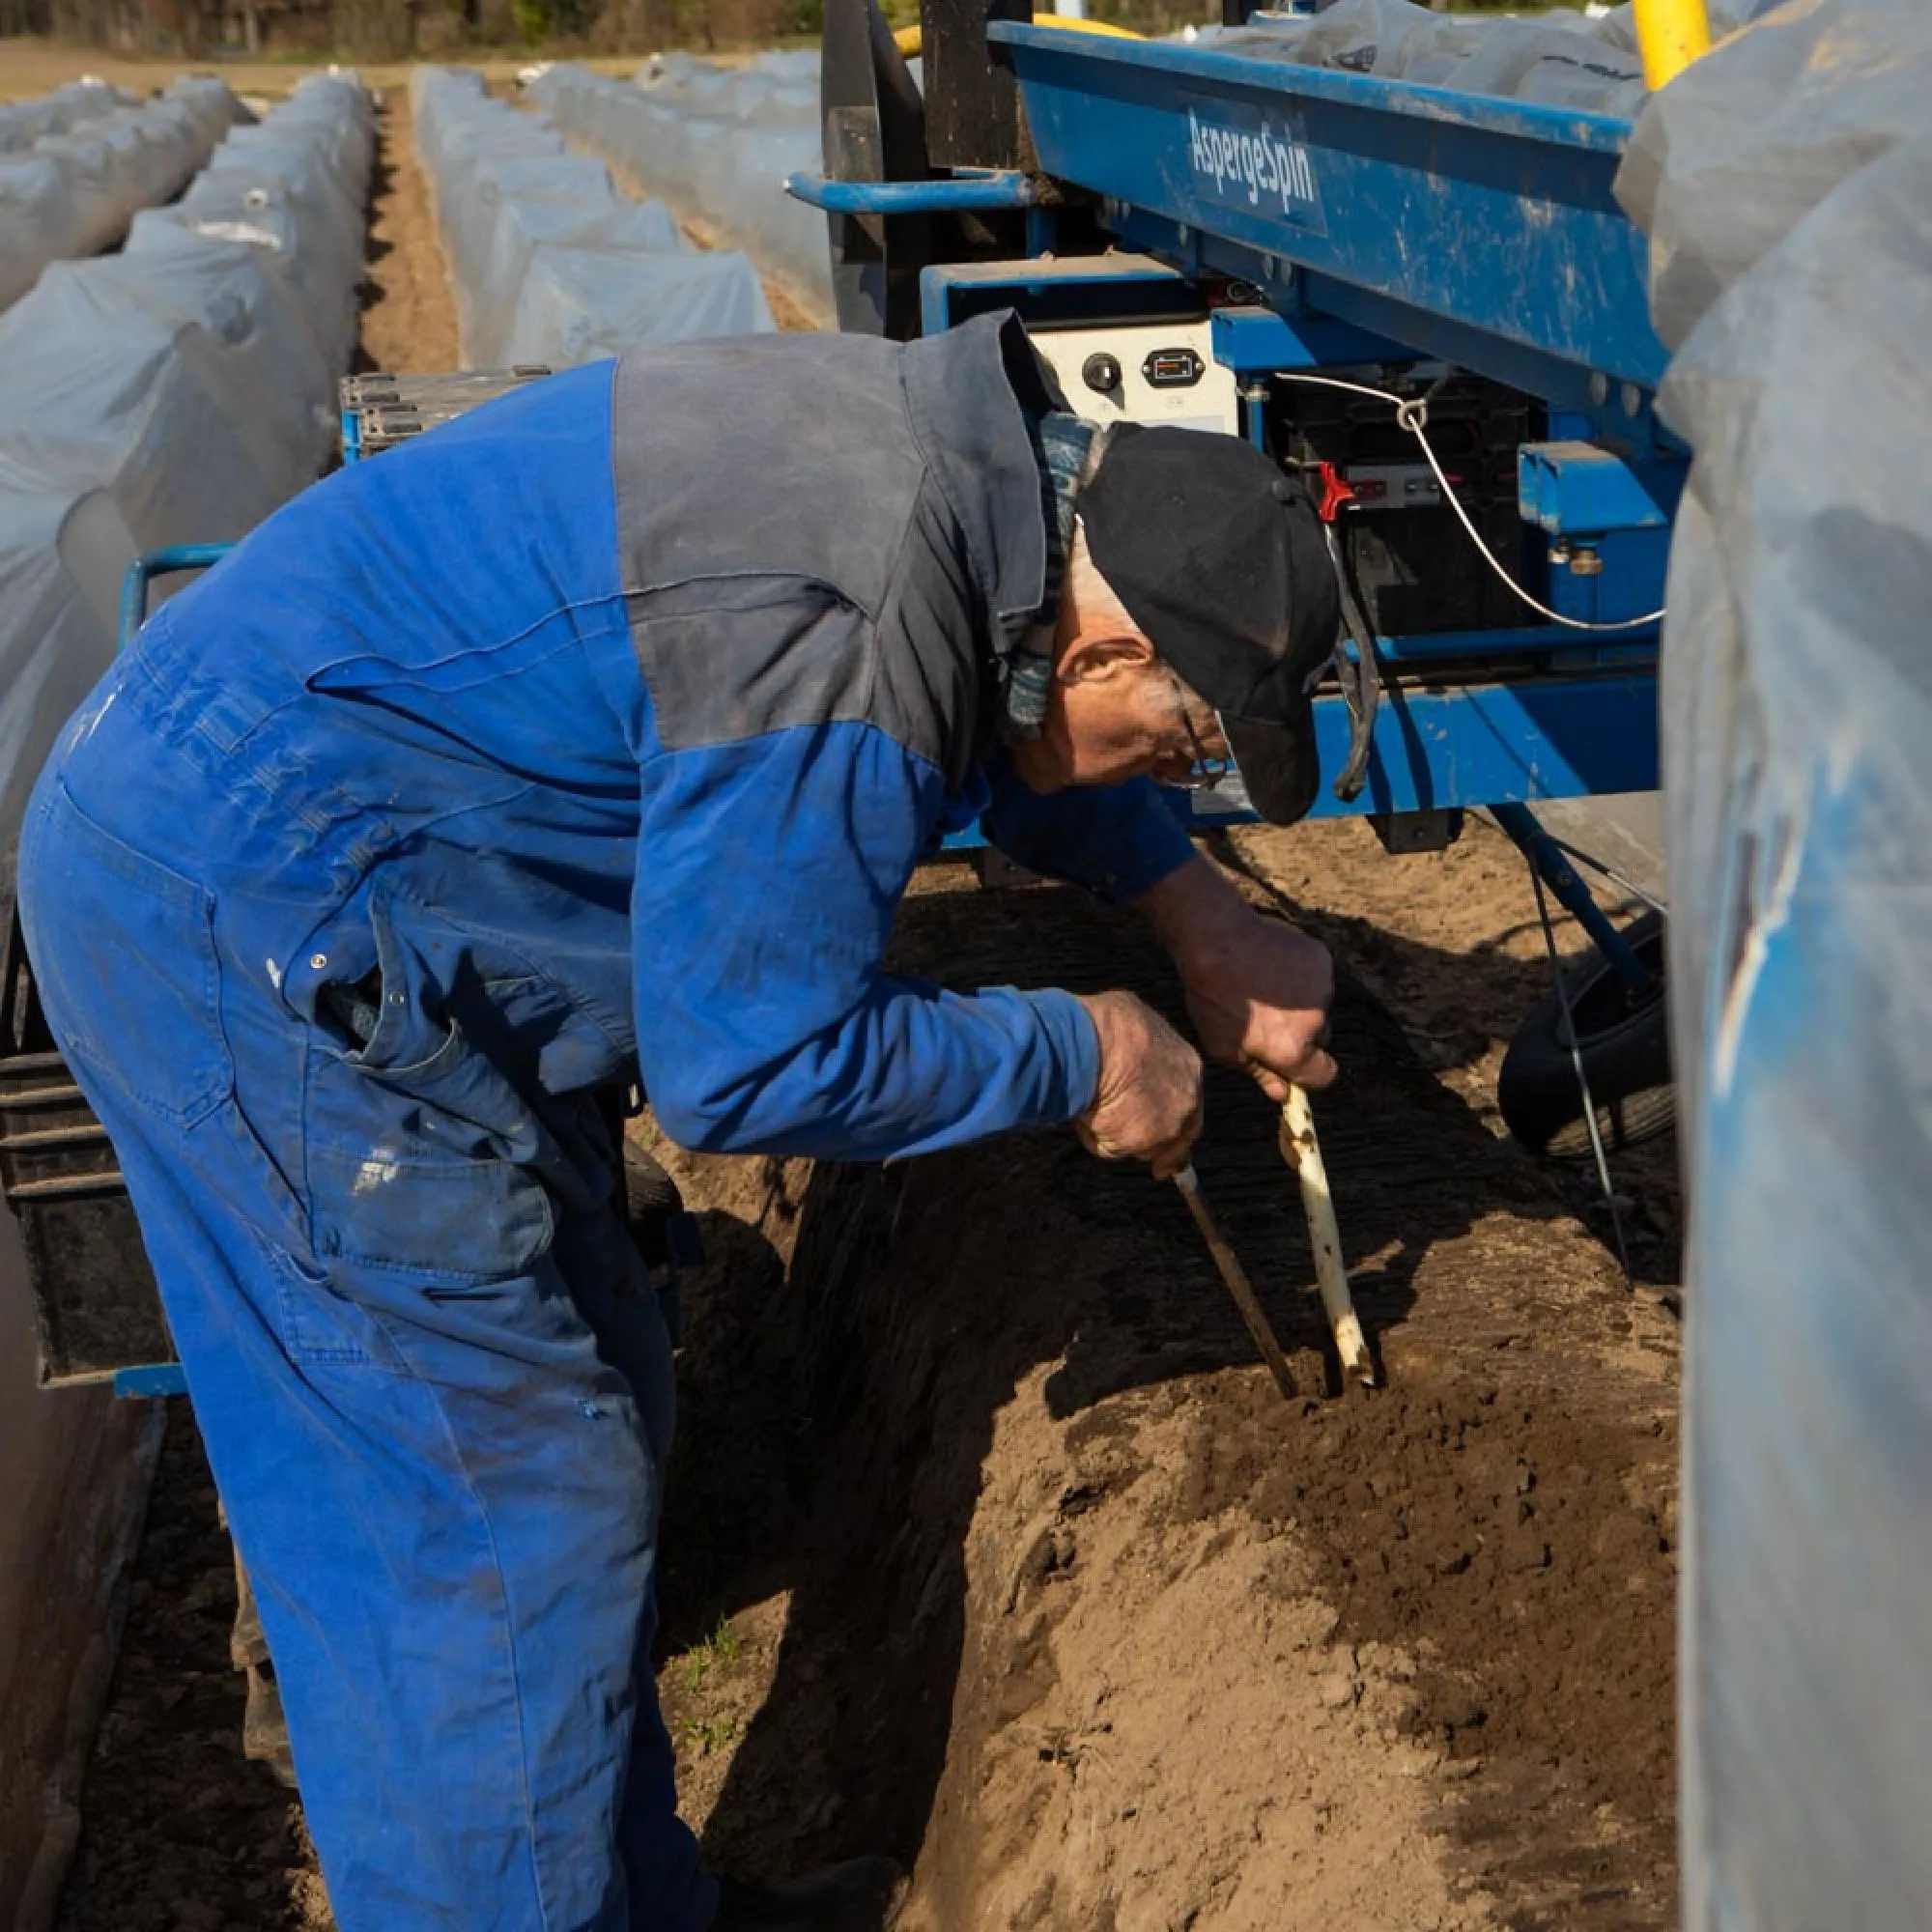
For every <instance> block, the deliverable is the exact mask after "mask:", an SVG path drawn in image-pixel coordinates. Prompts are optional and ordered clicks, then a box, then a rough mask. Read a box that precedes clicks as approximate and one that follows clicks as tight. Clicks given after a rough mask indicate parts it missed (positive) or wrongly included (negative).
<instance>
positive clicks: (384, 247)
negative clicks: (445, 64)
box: [353, 87, 463, 375]
mask: <svg viewBox="0 0 1932 1932" xmlns="http://www.w3.org/2000/svg"><path fill="white" fill-rule="evenodd" d="M380 130H381V131H380V145H379V147H378V149H377V157H376V168H375V173H374V176H373V179H372V181H371V183H370V197H369V241H368V247H367V255H368V262H369V273H368V275H367V277H366V278H365V280H364V281H363V284H362V288H361V300H362V334H361V340H360V341H359V342H358V343H357V345H356V350H355V362H354V365H353V366H354V367H355V369H357V370H370V369H382V370H386V371H387V372H388V373H389V374H391V375H428V374H433V373H435V372H436V371H438V370H443V369H460V368H461V367H462V366H463V363H462V358H461V356H460V355H459V354H458V351H457V346H456V300H455V298H454V297H453V296H452V295H451V293H450V287H449V271H448V267H447V264H446V263H445V261H444V258H443V252H442V244H441V242H440V241H439V240H438V239H437V229H436V213H435V210H434V208H433V207H432V205H431V202H430V192H429V182H428V179H427V177H426V176H425V175H424V174H423V171H422V167H421V165H420V163H419V162H418V161H417V160H416V157H415V149H414V147H413V145H412V142H411V138H410V96H409V90H408V88H406V87H395V88H390V89H389V90H388V91H387V92H386V93H384V95H383V96H382V107H381V123H380Z"/></svg>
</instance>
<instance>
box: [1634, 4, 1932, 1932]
mask: <svg viewBox="0 0 1932 1932" xmlns="http://www.w3.org/2000/svg"><path fill="white" fill-rule="evenodd" d="M1928 98H1932V14H1928V13H1927V11H1926V10H1925V8H1924V7H1923V6H1922V5H1921V4H1919V0H1810V4H1806V5H1803V6H1792V7H1786V8H1784V9H1782V10H1780V11H1779V12H1777V13H1776V14H1771V15H1769V16H1768V17H1767V18H1765V19H1764V20H1762V21H1761V22H1760V23H1759V24H1758V25H1756V26H1754V27H1752V28H1750V29H1749V30H1747V32H1745V33H1743V34H1741V35H1739V36H1737V37H1736V38H1735V39H1734V40H1732V41H1730V42H1728V43H1725V44H1723V45H1721V46H1719V47H1718V48H1717V49H1715V50H1714V51H1713V52H1712V53H1710V54H1708V55H1707V56H1705V58H1704V59H1702V60H1700V61H1699V62H1698V63H1697V64H1696V65H1695V66H1693V67H1692V68H1691V69H1690V71H1688V72H1687V73H1685V74H1684V75H1683V76H1682V77H1681V78H1679V79H1678V80H1675V81H1673V82H1672V83H1671V84H1670V86H1669V87H1667V88H1665V89H1664V90H1663V91H1662V93H1661V94H1659V95H1658V96H1657V97H1656V99H1654V100H1653V101H1652V102H1651V104H1650V106H1649V107H1648V109H1647V110H1646V112H1645V114H1644V116H1643V117H1642V119H1641V120H1640V121H1639V122H1638V124H1637V128H1636V132H1635V135H1634V139H1633V141H1632V144H1631V151H1630V155H1629V157H1628V159H1627V160H1626V162H1625V164H1624V169H1623V173H1622V175H1621V177H1620V179H1619V184H1618V192H1619V195H1620V197H1621V198H1622V199H1623V201H1624V203H1625V205H1626V206H1627V207H1628V208H1629V209H1630V210H1631V212H1632V213H1634V215H1635V217H1636V218H1637V220H1638V222H1639V223H1640V225H1641V226H1642V227H1643V228H1644V229H1645V230H1646V232H1647V233H1648V234H1649V236H1650V240H1651V279H1652V289H1651V296H1652V309H1653V313H1654V315H1655V319H1656V322H1657V327H1658V330H1659V333H1660V334H1661V335H1662V337H1663V339H1664V341H1665V343H1666V344H1667V345H1668V346H1669V347H1670V348H1671V349H1672V350H1673V351H1674V352H1675V355H1674V360H1673V361H1672V363H1671V366H1670V371H1669V374H1668V376H1667V377H1666V379H1665V382H1664V384H1663V387H1662V390H1661V391H1660V407H1661V409H1662V412H1663V414H1664V416H1665V419H1666V420H1667V421H1668V422H1669V424H1670V426H1671V427H1672V428H1673V429H1675V430H1677V431H1678V432H1679V433H1680V434H1682V435H1683V436H1685V437H1686V438H1687V439H1688V440H1689V441H1690V444H1691V447H1692V449H1693V450H1694V452H1695V460H1694V462H1693V465H1692V468H1691V472H1690V486H1689V488H1688V489H1687V491H1686V493H1685V497H1684V502H1683V507H1682V509H1681V511H1680V513H1679V519H1678V525H1677V532H1676V537H1675V540H1674V545H1673V550H1672V555H1671V568H1670V614H1669V617H1668V619H1667V621H1666V624H1665V630H1664V645H1663V688H1662V718H1663V736H1664V768H1665V800H1666V811H1667V818H1668V831H1669V860H1670V876H1671V887H1672V898H1673V905H1674V913H1675V917H1674V919H1673V921H1672V924H1671V932H1670V947H1671V978H1670V983H1671V993H1672V1002H1673V1010H1672V1020H1673V1043H1674V1052H1675V1058H1676V1068H1677V1077H1678V1081H1679V1086H1680V1096H1679V1119H1680V1122H1681V1125H1680V1129H1679V1131H1680V1133H1681V1135H1682V1137H1683V1162H1684V1169H1685V1176H1686V1181H1687V1185H1688V1188H1689V1192H1690V1242H1689V1247H1688V1251H1687V1255H1686V1264H1687V1274H1686V1285H1687V1292H1688V1295H1689V1305H1690V1352H1689V1357H1688V1361H1687V1366H1686V1464H1685V1468H1686V1550H1687V1558H1688V1560H1687V1563H1686V1569H1685V1578H1686V1586H1687V1595H1688V1602H1687V1604H1686V1606H1685V1611H1684V1621H1683V1628H1684V1631H1685V1633H1686V1638H1687V1643H1686V1650H1685V1656H1684V1660H1683V1676H1684V1690H1683V1716H1684V1725H1683V1732H1682V1735H1683V1740H1684V1765H1683V1775H1682V1784H1683V1789H1684V1792H1685V1824H1686V1833H1685V1845H1684V1865H1685V1877H1686V1894H1685V1896H1686V1912H1685V1917H1684V1922H1685V1924H1686V1926H1687V1927H1690V1928H1693V1932H1713V1929H1714V1928H1717V1927H1720V1926H1733V1925H1736V1926H1745V1925H1749V1926H1753V1927H1759V1928H1764V1932H1783V1928H1789V1929H1790V1932H1801V1928H1808V1927H1811V1926H1820V1925H1881V1924H1883V1925H1899V1926H1903V1925H1923V1924H1927V1923H1932V1846H1929V1845H1928V1841H1927V1838H1926V1833H1925V1829H1924V1798H1925V1793H1926V1791H1927V1790H1928V1789H1932V1722H1928V1720H1927V1713H1926V1690H1925V1687H1926V1685H1927V1683H1928V1682H1932V1623H1928V1621H1927V1618H1926V1615H1925V1604H1926V1600H1927V1595H1928V1592H1932V1518H1928V1516H1927V1512H1926V1508H1925V1481H1924V1476H1925V1470H1926V1468H1927V1466H1928V1463H1932V1297H1928V1295H1927V1293H1926V1271H1927V1257H1928V1255H1932V1194H1928V1191H1927V1188H1926V1185H1925V1173H1926V1163H1927V1152H1926V1150H1927V1140H1928V1117H1927V1102H1926V1080H1927V1075H1926V1069H1927V1067H1928V1066H1932V1021H1928V1018H1927V1010H1926V1005H1925V1000H1924V996H1923V994H1922V993H1921V991H1920V986H1921V983H1922V981H1923V980H1924V973H1925V960H1926V958H1927V956H1928V952H1932V886H1929V885H1928V862H1927V858H1926V854H1927V852H1928V850H1932V764H1928V761H1927V758H1926V752H1925V748H1926V746H1927V744H1928V742H1932V675H1928V654H1927V647H1926V606H1927V598H1928V593H1929V592H1932V507H1928V498H1927V496H1926V492H1925V488H1924V472H1925V452H1926V444H1927V439H1928V436H1932V376H1929V375H1928V373H1927V369H1926V362H1925V341H1924V326H1925V323H1926V321H1927V319H1928V318H1932V120H1928V118H1927V112H1926V101H1927V99H1928Z"/></svg>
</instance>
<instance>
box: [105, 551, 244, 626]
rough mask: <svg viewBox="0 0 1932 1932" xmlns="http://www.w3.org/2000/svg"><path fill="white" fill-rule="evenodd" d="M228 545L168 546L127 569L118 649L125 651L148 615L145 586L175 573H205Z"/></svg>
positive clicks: (135, 560) (221, 555)
mask: <svg viewBox="0 0 1932 1932" xmlns="http://www.w3.org/2000/svg"><path fill="white" fill-rule="evenodd" d="M234 548H235V546H234V545H233V544H232V543H212V544H169V545H168V546H167V548H166V549H164V550H151V551H148V552H145V553H144V554H142V555H140V556H137V557H136V558H135V559H134V561H133V562H132V563H130V564H129V565H128V575H127V576H126V577H124V578H123V579H122V580H121V636H120V640H119V644H120V648H121V649H123V650H126V649H127V647H128V645H129V644H130V643H132V642H133V640H134V635H135V633H136V632H137V631H139V630H140V628H141V626H142V624H143V623H144V622H146V620H147V615H148V585H149V584H150V583H151V582H153V581H154V580H155V579H156V578H157V577H166V576H168V575H169V574H170V573H172V572H174V571H177V570H206V569H208V567H209V566H210V565H211V564H215V563H219V562H220V561H221V559H222V558H223V557H224V556H226V555H227V554H228V553H229V552H230V551H231V550H233V549H234Z"/></svg>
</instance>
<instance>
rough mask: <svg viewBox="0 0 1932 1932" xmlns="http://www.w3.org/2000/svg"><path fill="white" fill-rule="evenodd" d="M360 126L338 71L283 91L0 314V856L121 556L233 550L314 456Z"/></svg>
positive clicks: (358, 256) (100, 651) (347, 298)
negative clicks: (114, 239) (169, 199)
mask: <svg viewBox="0 0 1932 1932" xmlns="http://www.w3.org/2000/svg"><path fill="white" fill-rule="evenodd" d="M373 128H374V122H373V117H372V114H371V110H370V105H369V100H368V97H367V96H366V95H365V94H364V92H363V91H362V89H361V87H360V86H359V85H358V84H357V83H356V82H355V80H354V78H353V77H349V76H335V75H317V76H312V77H311V78H309V79H306V80H304V81H303V82H302V83H301V85H300V86H299V87H298V89H297V91H296V93H295V96H294V98H293V99H291V100H289V101H288V102H287V104H285V105H284V106H282V107H279V108H277V109H276V110H275V111H274V112H273V113H272V114H270V116H269V117H268V119H267V120H265V121H264V122H262V123H261V124H260V125H259V126H256V127H247V128H237V129H236V130H235V132H233V133H232V134H230V136H229V137H228V139H227V140H226V141H225V142H224V143H223V144H222V146H221V148H220V149H219V151H218V152H217V153H216V155H215V157H214V159H213V162H212V163H211V164H210V166H209V167H208V168H207V169H206V170H205V171H204V172H203V174H202V175H201V177H200V178H199V180H197V181H196V182H195V184H194V185H193V186H192V187H191V188H190V189H189V191H188V192H187V194H186V195H185V196H184V197H183V199H182V200H181V201H180V202H178V203H176V204H175V205H174V206H173V207H170V208H165V209H156V210H151V211H149V212H148V213H142V214H139V215H137V216H136V217H135V219H134V224H133V227H132V229H131V231H130V232H129V234H128V244H127V246H126V247H125V248H124V249H123V250H122V251H121V252H120V253H119V254H117V255H108V256H100V257H98V258H96V259H95V260H92V261H87V262H62V263H55V264H54V265H52V266H51V267H50V268H49V269H48V270H46V272H45V273H44V274H43V276H42V277H41V281H40V284H39V286H38V287H37V288H36V289H35V290H34V291H33V293H32V294H30V295H28V296H26V297H24V298H22V299H21V300H20V301H18V302H16V303H15V304H14V307H13V308H12V309H11V310H10V311H9V312H8V313H7V314H6V315H5V316H0V846H11V844H12V841H13V838H14V834H15V832H16V830H17V828H18V822H19V813H20V809H21V807H22V805H23V804H24V802H25V798H26V794H27V791H28V790H29V788H30V787H31V786H32V783H33V780H34V776H35V773H36V772H37V770H38V768H39V766H40V763H41V761H42V759H43V757H44V756H45V753H46V751H47V748H48V746H49V745H50V744H51V742H52V740H53V737H54V734H55V733H56V732H57V731H58V729H59V728H60V725H61V724H62V723H63V721H64V720H65V719H66V718H67V716H68V714H69V713H70V712H71V710H72V709H73V707H74V705H75V704H76V703H77V702H78V701H79V699H80V698H81V697H82V696H84V695H85V694H86V692H87V690H88V688H89V687H90V686H91V685H92V684H93V683H94V681H95V679H96V678H97V677H99V674H100V671H101V669H102V668H104V666H105V665H106V664H107V662H108V659H109V658H110V657H111V655H112V653H113V649H114V638H115V612H116V607H117V603H118V600H119V596H120V589H121V579H122V574H123V572H124V571H125V569H126V567H127V565H128V563H129V562H130V561H131V560H132V558H133V557H134V555H135V554H137V553H138V552H140V551H143V550H149V549H153V548H155V547H156V546H158V545H161V544H172V543H191V542H201V541H213V540H219V539H222V538H229V537H238V536H241V535H242V534H243V533H244V532H245V531H246V530H247V529H248V528H249V527H250V526H253V525H254V524H256V523H258V522H259V521H260V520H261V519H262V518H263V517H265V516H266V515H268V513H269V512H270V510H272V509H274V508H276V507H277V506H278V505H279V504H281V503H282V502H284V501H286V500H287V499H288V498H289V497H292V496H294V495H295V494H296V492H297V491H298V490H300V489H301V488H302V487H303V486H304V485H305V484H307V483H308V482H310V481H311V480H312V479H313V478H314V477H315V476H316V474H317V473H318V471H319V470H320V469H321V467H322V465H323V463H324V462H325V460H326V459H327V454H328V450H329V447H330V445H331V442H332V440H333V437H334V427H335V411H334V392H335V380H336V378H337V376H338V375H339V374H340V372H341V370H342V369H343V367H344V365H345V364H346V363H347V361H348V357H349V352H350V350H351V348H352V347H353V345H354V343H355V328H356V322H357V309H356V300H355V288H356V284H357V282H358V281H359V279H360V276H361V269H362V224H363V195H364V192H365V189H366V187H367V184H368V173H369V163H370V157H371V155H372V152H373Z"/></svg>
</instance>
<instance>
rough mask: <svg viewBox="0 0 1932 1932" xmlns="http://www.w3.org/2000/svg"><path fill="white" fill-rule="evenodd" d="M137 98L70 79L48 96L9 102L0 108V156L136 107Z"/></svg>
mask: <svg viewBox="0 0 1932 1932" xmlns="http://www.w3.org/2000/svg"><path fill="white" fill-rule="evenodd" d="M139 101H140V96H139V95H135V94H129V93H128V92H127V91H126V90H125V89H123V88H119V87H109V86H108V84H107V83H106V82H105V81H104V80H92V79H83V80H71V81H69V82H68V83H67V84H66V85H65V86H64V87H57V88H55V89H54V90H53V92H52V93H51V94H43V95H39V96H37V97H36V98H35V99H32V100H14V101H10V102H9V103H8V104H7V105H6V106H4V107H0V155H12V154H17V153H18V152H19V150H20V149H22V148H31V147H32V146H33V145H34V143H35V142H36V141H38V140H39V139H40V138H41V136H42V135H43V134H65V133H66V132H67V130H68V129H69V128H77V127H79V126H80V124H81V123H82V122H83V121H93V120H97V119H98V118H99V116H100V115H102V114H111V113H113V111H114V110H115V109H116V108H117V107H133V106H136V105H138V104H139Z"/></svg>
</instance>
